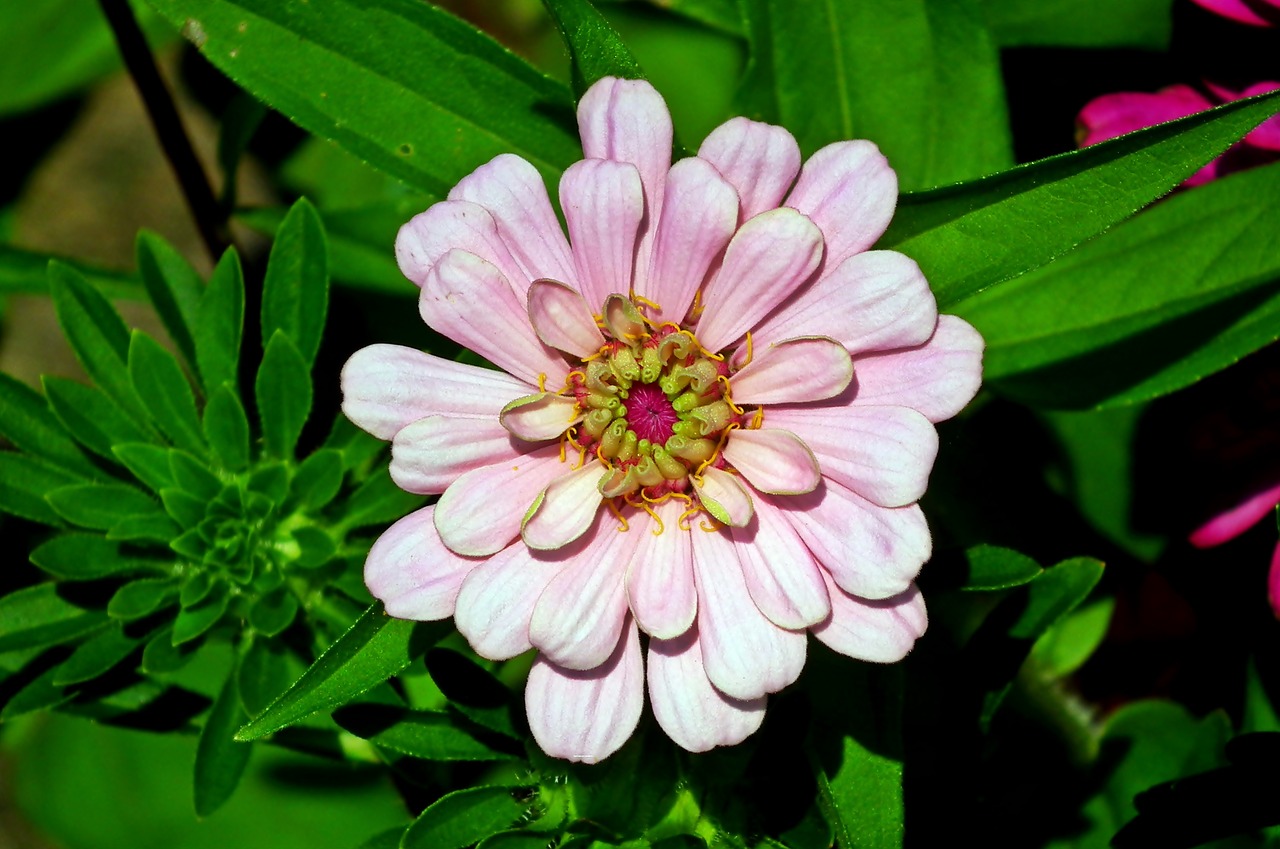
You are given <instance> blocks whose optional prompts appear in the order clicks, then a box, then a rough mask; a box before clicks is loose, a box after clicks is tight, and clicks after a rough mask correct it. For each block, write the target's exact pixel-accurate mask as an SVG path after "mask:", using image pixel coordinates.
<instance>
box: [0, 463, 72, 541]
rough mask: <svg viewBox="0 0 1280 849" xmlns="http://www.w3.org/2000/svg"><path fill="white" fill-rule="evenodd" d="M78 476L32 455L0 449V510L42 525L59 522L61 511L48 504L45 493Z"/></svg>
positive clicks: (64, 484)
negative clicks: (1, 450) (0, 450)
mask: <svg viewBox="0 0 1280 849" xmlns="http://www.w3.org/2000/svg"><path fill="white" fill-rule="evenodd" d="M81 480H83V479H82V478H80V477H79V476H77V475H73V474H71V473H70V472H68V471H65V470H64V469H62V468H60V467H58V466H54V465H51V464H49V463H46V462H44V461H42V460H37V459H36V458H34V457H28V456H26V455H25V454H16V453H13V452H11V451H4V452H0V511H3V512H5V513H11V514H13V515H14V516H20V517H22V518H23V519H30V520H31V521H33V522H41V523H42V524H45V525H61V524H62V520H61V518H60V515H61V514H59V513H58V512H57V511H56V510H55V509H54V508H53V507H52V506H51V505H50V504H49V501H48V499H47V496H48V495H49V494H50V493H51V492H56V491H57V490H59V489H61V488H63V487H65V486H67V485H68V484H75V483H77V482H78V481H81Z"/></svg>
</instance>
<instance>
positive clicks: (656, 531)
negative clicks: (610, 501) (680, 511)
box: [636, 502, 667, 537]
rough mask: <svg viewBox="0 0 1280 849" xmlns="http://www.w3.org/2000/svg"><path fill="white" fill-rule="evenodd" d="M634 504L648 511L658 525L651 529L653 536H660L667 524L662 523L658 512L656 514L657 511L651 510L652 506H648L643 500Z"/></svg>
mask: <svg viewBox="0 0 1280 849" xmlns="http://www.w3.org/2000/svg"><path fill="white" fill-rule="evenodd" d="M636 506H637V507H639V508H640V509H641V510H643V511H644V512H646V513H648V514H649V515H650V516H652V517H653V521H655V522H657V523H658V527H656V528H654V529H653V535H654V536H655V537H660V536H662V532H663V531H665V530H666V529H667V526H666V525H664V524H663V523H662V519H661V518H659V516H658V514H657V513H655V512H653V508H652V507H650V506H649V505H648V504H645V503H644V502H641V503H639V504H637V505H636Z"/></svg>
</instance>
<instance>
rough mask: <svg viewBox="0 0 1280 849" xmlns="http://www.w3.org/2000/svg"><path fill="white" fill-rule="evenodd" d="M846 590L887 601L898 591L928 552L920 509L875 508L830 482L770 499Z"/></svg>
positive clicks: (929, 542) (930, 545)
mask: <svg viewBox="0 0 1280 849" xmlns="http://www.w3.org/2000/svg"><path fill="white" fill-rule="evenodd" d="M761 498H765V499H768V503H770V504H772V505H774V506H775V507H778V508H781V509H782V510H783V515H784V517H785V518H786V520H787V521H788V522H790V523H791V526H792V527H793V528H795V530H796V533H797V534H799V535H800V538H801V539H802V540H804V543H805V545H807V546H808V547H809V550H810V551H811V552H813V556H814V557H815V558H817V560H818V562H819V563H820V564H821V565H822V566H823V567H825V568H826V570H827V571H828V572H830V573H831V577H832V578H834V579H835V582H836V584H838V585H839V586H840V588H841V589H843V590H844V591H845V592H848V593H852V594H853V595H857V596H861V597H862V598H870V599H877V598H889V597H890V596H895V595H897V594H898V593H900V592H903V591H905V590H906V589H907V587H908V586H910V584H911V582H912V581H913V580H915V577H916V575H918V574H919V573H920V567H921V566H923V565H924V563H925V561H926V560H928V559H929V556H930V555H931V554H932V553H933V540H932V537H931V536H930V535H929V526H928V525H927V524H926V523H925V520H924V513H923V512H921V510H920V507H919V505H916V504H912V505H910V506H908V507H896V508H892V509H890V508H887V507H878V506H876V505H875V504H872V503H871V502H870V501H867V500H865V499H864V498H862V497H861V496H859V495H857V494H855V493H854V492H852V491H850V490H848V489H846V488H845V487H843V486H841V485H840V484H838V483H836V482H835V481H832V480H825V481H824V482H823V486H822V487H821V488H819V489H818V490H816V491H815V492H811V493H809V494H808V495H794V496H788V497H786V498H769V497H768V496H761Z"/></svg>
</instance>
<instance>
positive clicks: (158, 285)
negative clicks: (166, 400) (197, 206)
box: [136, 230, 204, 398]
mask: <svg viewBox="0 0 1280 849" xmlns="http://www.w3.org/2000/svg"><path fill="white" fill-rule="evenodd" d="M136 254H137V262H138V274H139V276H141V277H142V284H143V285H144V286H145V287H146V289H147V295H148V296H149V297H150V298H151V303H152V304H153V305H155V308H156V313H157V314H158V315H159V316H160V321H162V322H163V323H164V329H165V330H167V331H168V332H169V338H170V339H172V340H173V344H174V345H175V346H176V347H177V349H178V351H179V352H180V353H181V354H182V356H183V357H184V358H185V359H186V361H187V362H188V363H189V364H190V365H191V366H192V367H194V366H195V364H196V346H195V341H194V339H193V338H192V336H191V329H192V328H193V327H195V326H196V323H197V322H198V321H199V312H198V311H199V308H200V299H201V297H202V296H203V294H204V283H203V282H202V281H201V280H200V275H198V274H197V273H196V270H195V269H194V268H192V267H191V264H190V263H189V262H187V261H186V259H184V258H183V256H182V254H180V253H178V251H177V250H176V249H175V248H174V247H173V246H172V245H170V244H169V243H168V242H166V241H165V240H164V238H163V237H162V236H160V235H159V234H158V233H152V232H150V231H149V230H143V231H142V232H141V233H139V234H138V241H137V246H136ZM144 398H145V395H144Z"/></svg>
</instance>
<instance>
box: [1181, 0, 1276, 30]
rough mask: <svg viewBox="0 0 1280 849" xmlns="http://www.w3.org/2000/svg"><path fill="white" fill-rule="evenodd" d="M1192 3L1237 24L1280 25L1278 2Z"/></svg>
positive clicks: (1217, 0) (1199, 0) (1198, 0)
mask: <svg viewBox="0 0 1280 849" xmlns="http://www.w3.org/2000/svg"><path fill="white" fill-rule="evenodd" d="M1192 2H1193V3H1195V4H1196V5H1197V6H1201V7H1203V8H1205V9H1208V10H1209V11H1210V12H1213V13H1215V14H1218V15H1222V17H1224V18H1230V19H1231V20H1233V21H1236V22H1237V23H1242V24H1249V25H1250V26H1255V27H1270V26H1275V25H1276V24H1277V23H1280V0H1192Z"/></svg>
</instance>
